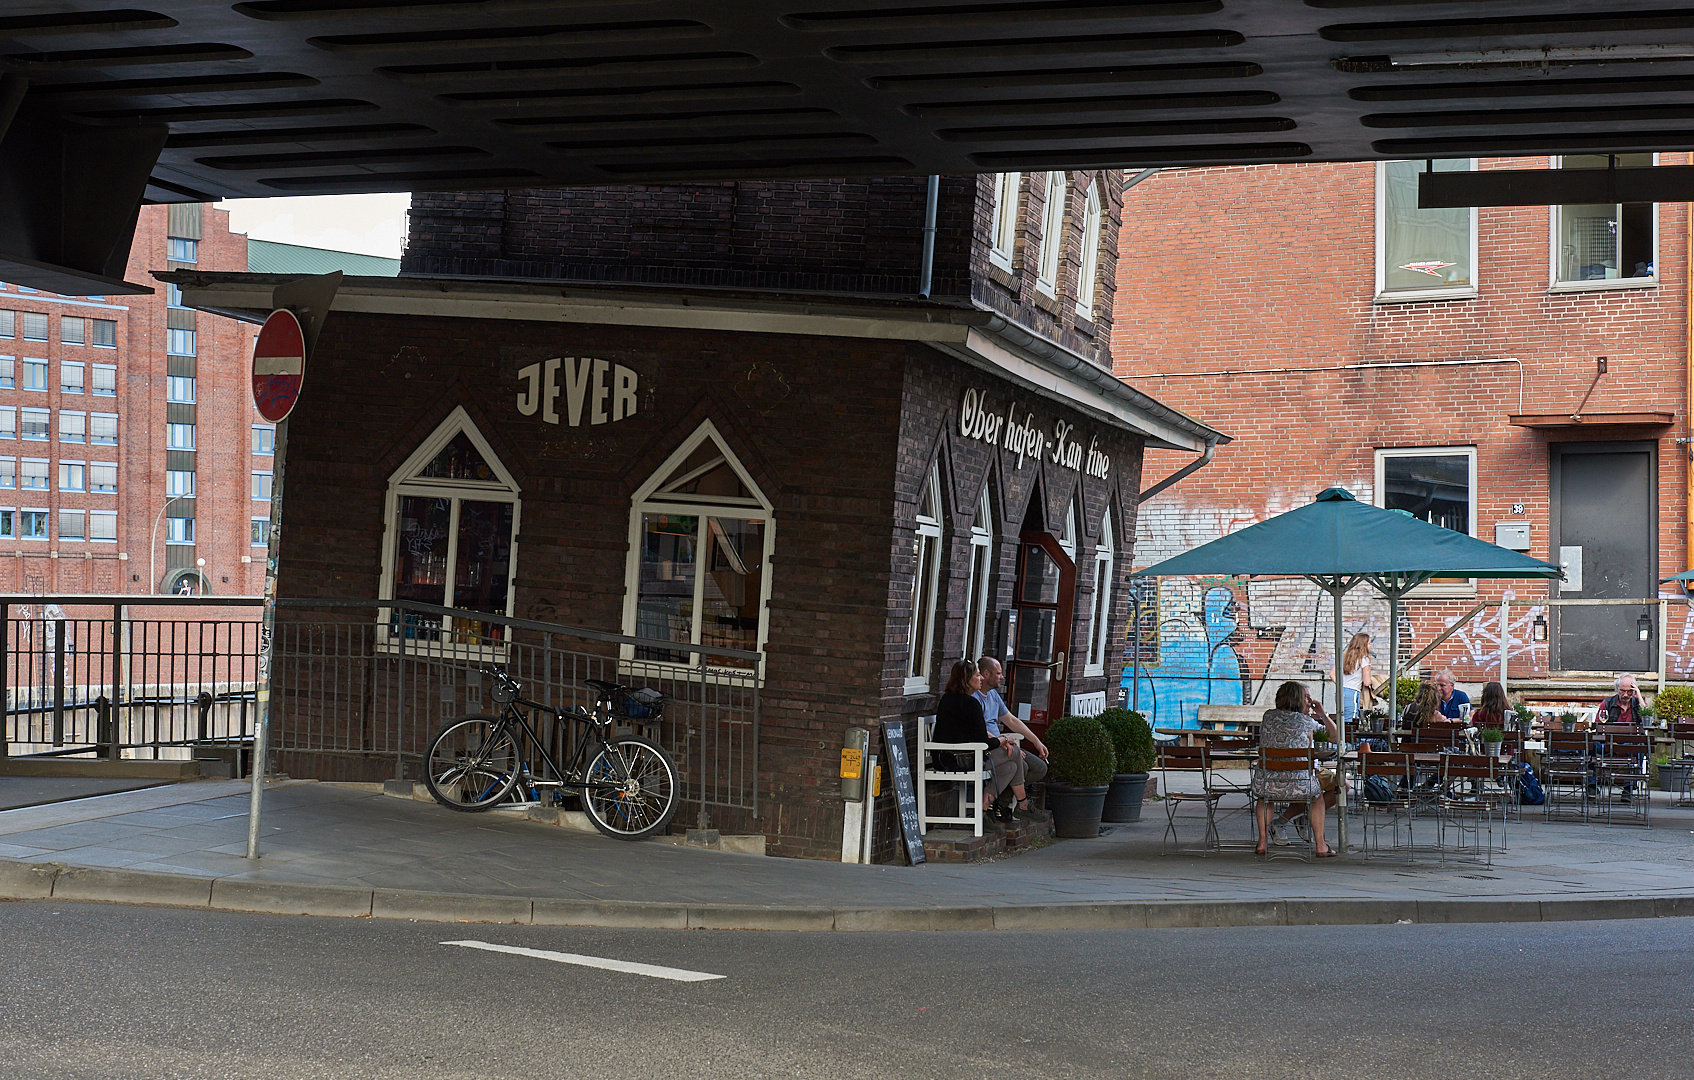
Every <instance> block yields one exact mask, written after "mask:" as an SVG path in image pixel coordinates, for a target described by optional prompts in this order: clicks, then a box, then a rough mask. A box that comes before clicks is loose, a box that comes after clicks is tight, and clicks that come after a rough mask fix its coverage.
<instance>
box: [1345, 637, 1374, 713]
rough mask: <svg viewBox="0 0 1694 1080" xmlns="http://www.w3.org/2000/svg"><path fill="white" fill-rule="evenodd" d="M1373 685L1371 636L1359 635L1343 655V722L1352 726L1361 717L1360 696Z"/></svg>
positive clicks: (1349, 644)
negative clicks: (1355, 719) (1366, 688)
mask: <svg viewBox="0 0 1694 1080" xmlns="http://www.w3.org/2000/svg"><path fill="white" fill-rule="evenodd" d="M1369 685H1371V677H1370V635H1369V634H1366V633H1362V632H1361V633H1357V634H1354V635H1353V640H1351V641H1349V642H1348V643H1347V650H1346V651H1345V652H1343V653H1342V654H1341V720H1342V722H1343V723H1346V724H1351V723H1352V722H1353V718H1354V717H1356V716H1358V715H1359V696H1360V694H1361V693H1362V692H1363V691H1364V688H1365V687H1367V686H1369Z"/></svg>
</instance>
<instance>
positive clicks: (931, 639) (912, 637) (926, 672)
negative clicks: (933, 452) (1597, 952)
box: [905, 463, 945, 694]
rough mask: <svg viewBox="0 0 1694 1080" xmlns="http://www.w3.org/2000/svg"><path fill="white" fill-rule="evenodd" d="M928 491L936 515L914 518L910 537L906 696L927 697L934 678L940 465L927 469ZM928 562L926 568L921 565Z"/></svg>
mask: <svg viewBox="0 0 1694 1080" xmlns="http://www.w3.org/2000/svg"><path fill="white" fill-rule="evenodd" d="M924 484H925V485H926V487H927V488H928V497H929V501H930V505H931V506H933V507H935V516H934V517H926V516H925V515H923V514H922V513H920V514H918V515H917V517H916V519H915V525H914V528H913V536H912V604H911V619H910V621H909V623H908V624H907V628H906V682H905V692H906V693H907V694H927V693H929V691H930V687H931V684H932V681H933V679H934V677H935V624H936V623H937V622H938V621H940V620H938V619H937V618H936V616H937V614H939V613H938V612H937V611H936V609H935V608H936V600H937V598H938V597H939V596H940V594H941V588H940V579H941V515H942V514H943V513H945V510H944V509H943V508H942V505H941V466H940V464H939V463H937V464H932V465H930V467H929V473H928V475H927V476H926V477H925V478H924ZM923 503H924V499H923V498H921V497H920V498H919V499H918V506H919V507H920V508H921V507H922V506H923ZM926 562H927V563H928V564H929V565H928V566H927V567H926V566H925V565H924V564H925V563H926ZM926 569H927V570H928V575H927V576H928V578H929V590H928V594H927V595H923V596H920V595H919V590H920V589H921V588H922V586H923V581H924V577H925V573H924V571H925V570H926Z"/></svg>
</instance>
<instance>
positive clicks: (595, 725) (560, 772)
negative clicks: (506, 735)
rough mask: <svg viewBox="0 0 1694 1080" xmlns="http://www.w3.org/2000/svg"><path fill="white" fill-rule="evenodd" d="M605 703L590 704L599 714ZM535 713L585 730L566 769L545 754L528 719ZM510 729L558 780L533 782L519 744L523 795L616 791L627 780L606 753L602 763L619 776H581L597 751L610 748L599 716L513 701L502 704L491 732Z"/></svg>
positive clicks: (544, 746)
mask: <svg viewBox="0 0 1694 1080" xmlns="http://www.w3.org/2000/svg"><path fill="white" fill-rule="evenodd" d="M605 704H606V702H605V701H604V700H601V701H596V702H595V703H594V705H595V710H596V711H597V712H600V711H603V709H602V707H603V706H604V705H605ZM525 709H528V710H529V713H528V715H526V714H525V712H524V710H525ZM536 711H540V712H544V713H548V714H550V715H552V717H553V719H554V721H555V722H559V721H563V720H565V719H567V718H568V719H571V720H575V721H576V722H577V723H578V724H581V725H583V727H585V728H586V729H587V735H588V737H587V738H584V739H578V740H577V745H576V752H575V753H574V754H572V755H571V759H570V767H569V768H568V769H567V768H561V767H560V766H559V762H558V761H557V760H555V759H554V757H553V755H552V754H550V753H549V752H548V750H547V744H546V741H545V740H543V739H542V738H541V736H540V734H539V733H537V731H536V730H535V727H534V726H533V725H532V724H531V723H530V717H531V716H533V715H534V714H535V712H536ZM514 726H515V727H517V728H518V729H519V730H521V731H522V732H523V733H524V735H525V736H526V737H527V738H528V740H529V743H530V745H531V746H532V747H534V749H535V752H536V753H537V754H539V755H540V757H541V760H542V761H543V762H545V763H546V765H547V767H548V768H549V769H550V770H552V773H553V775H554V776H557V777H558V779H557V780H540V779H536V777H535V775H534V771H533V770H532V769H531V768H530V765H529V761H528V759H527V758H525V757H524V756H523V753H522V751H523V746H522V744H521V743H520V745H519V747H518V750H519V769H520V772H519V775H518V782H519V784H520V785H522V786H523V787H524V788H526V789H527V790H526V794H534V792H535V789H537V788H561V789H570V790H574V791H589V790H595V791H601V790H617V789H619V788H621V787H622V786H623V784H624V782H625V781H626V780H628V779H629V777H628V775H627V773H625V771H624V763H623V761H621V760H620V759H619V758H618V755H616V754H607V755H606V760H608V761H610V762H612V763H613V767H614V768H615V769H617V771H618V773H619V775H618V776H616V777H615V778H613V779H610V780H590V779H588V778H586V777H585V776H583V770H584V769H585V768H586V767H587V765H588V763H589V762H590V761H593V760H594V755H595V754H596V753H597V752H598V751H599V750H601V749H610V747H611V743H610V742H608V741H607V740H606V737H605V730H604V729H607V728H610V727H611V726H612V723H611V721H610V720H602V719H601V718H600V717H599V716H596V715H594V714H593V713H590V712H588V711H587V710H585V709H582V708H580V707H579V708H576V709H556V708H554V707H552V706H551V705H543V704H542V703H541V702H539V701H530V700H528V699H527V698H514V699H512V700H511V701H509V702H507V703H506V707H505V709H504V710H503V711H502V712H501V714H500V718H499V720H498V722H497V723H496V724H495V727H494V731H495V733H496V734H499V733H501V732H504V731H508V730H510V729H511V728H512V727H514Z"/></svg>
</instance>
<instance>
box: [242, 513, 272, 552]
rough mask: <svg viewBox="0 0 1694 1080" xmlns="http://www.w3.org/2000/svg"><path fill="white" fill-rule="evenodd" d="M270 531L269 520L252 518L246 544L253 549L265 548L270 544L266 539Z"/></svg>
mask: <svg viewBox="0 0 1694 1080" xmlns="http://www.w3.org/2000/svg"><path fill="white" fill-rule="evenodd" d="M270 531H271V519H270V518H254V519H252V522H251V525H250V527H249V530H248V534H247V542H248V543H249V544H252V545H253V546H254V547H265V546H267V545H268V544H269V543H270V541H269V540H268V539H267V537H269V536H270Z"/></svg>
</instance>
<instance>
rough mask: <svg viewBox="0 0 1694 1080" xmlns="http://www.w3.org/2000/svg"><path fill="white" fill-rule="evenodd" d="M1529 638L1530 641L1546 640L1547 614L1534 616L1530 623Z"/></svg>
mask: <svg viewBox="0 0 1694 1080" xmlns="http://www.w3.org/2000/svg"><path fill="white" fill-rule="evenodd" d="M1530 640H1532V641H1546V640H1547V616H1545V615H1537V616H1536V617H1535V622H1533V623H1531V624H1530Z"/></svg>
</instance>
